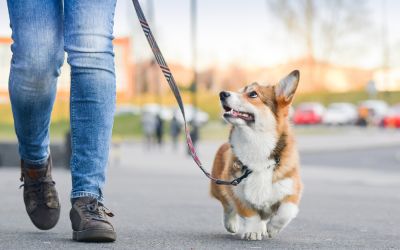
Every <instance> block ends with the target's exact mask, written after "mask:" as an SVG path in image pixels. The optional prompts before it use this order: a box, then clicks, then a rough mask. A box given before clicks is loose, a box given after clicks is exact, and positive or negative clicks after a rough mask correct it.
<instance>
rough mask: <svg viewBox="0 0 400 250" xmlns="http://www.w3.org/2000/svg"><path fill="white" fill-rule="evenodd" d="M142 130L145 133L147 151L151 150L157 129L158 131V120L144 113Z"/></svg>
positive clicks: (152, 115)
mask: <svg viewBox="0 0 400 250" xmlns="http://www.w3.org/2000/svg"><path fill="white" fill-rule="evenodd" d="M142 128H143V133H144V140H145V142H144V144H145V146H146V147H147V149H150V148H151V146H152V145H153V144H154V142H155V138H156V129H157V118H156V116H155V115H154V114H152V113H150V112H144V113H143V114H142Z"/></svg>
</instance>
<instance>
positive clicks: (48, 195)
mask: <svg viewBox="0 0 400 250" xmlns="http://www.w3.org/2000/svg"><path fill="white" fill-rule="evenodd" d="M20 180H21V181H24V177H23V176H21V178H20ZM55 184H56V182H55V181H53V180H52V179H50V178H48V177H46V176H44V177H41V178H38V179H37V180H33V181H29V183H26V182H24V183H23V184H21V185H20V186H19V188H20V189H21V188H22V187H24V188H25V190H26V192H27V194H28V196H30V197H32V198H36V200H37V201H38V202H47V201H50V200H51V199H52V198H53V194H52V192H51V191H50V190H51V189H50V188H49V187H50V186H54V185H55ZM45 190H48V191H47V192H44V191H45ZM40 194H42V195H40Z"/></svg>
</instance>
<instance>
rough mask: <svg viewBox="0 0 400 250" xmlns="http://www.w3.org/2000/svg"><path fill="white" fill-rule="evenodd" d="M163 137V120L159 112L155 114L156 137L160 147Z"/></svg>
mask: <svg viewBox="0 0 400 250" xmlns="http://www.w3.org/2000/svg"><path fill="white" fill-rule="evenodd" d="M163 137H164V120H163V119H162V118H161V115H160V114H157V115H156V138H157V144H158V146H160V147H162V145H163Z"/></svg>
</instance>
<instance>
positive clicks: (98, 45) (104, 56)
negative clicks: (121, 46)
mask: <svg viewBox="0 0 400 250" xmlns="http://www.w3.org/2000/svg"><path fill="white" fill-rule="evenodd" d="M64 4H65V6H64V9H65V20H64V27H65V38H64V42H65V51H66V52H67V53H68V59H67V60H68V63H69V64H70V66H71V100H70V101H71V113H70V114H71V115H70V118H71V129H72V131H71V139H72V159H71V171H72V194H71V198H78V197H83V196H91V197H93V198H96V199H98V200H100V201H102V199H103V196H102V188H103V185H104V182H105V171H106V166H107V161H108V152H109V145H110V140H111V132H112V127H113V123H114V109H115V73H114V52H113V45H112V40H113V35H112V33H113V24H114V22H113V19H114V9H115V4H116V0H101V1H100V0H99V1H80V0H65V2H64Z"/></svg>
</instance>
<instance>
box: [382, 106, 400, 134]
mask: <svg viewBox="0 0 400 250" xmlns="http://www.w3.org/2000/svg"><path fill="white" fill-rule="evenodd" d="M382 124H383V126H384V127H385V128H400V103H399V104H396V105H394V106H393V107H391V108H390V109H389V112H388V113H387V115H386V116H385V117H384V118H383V122H382Z"/></svg>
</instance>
